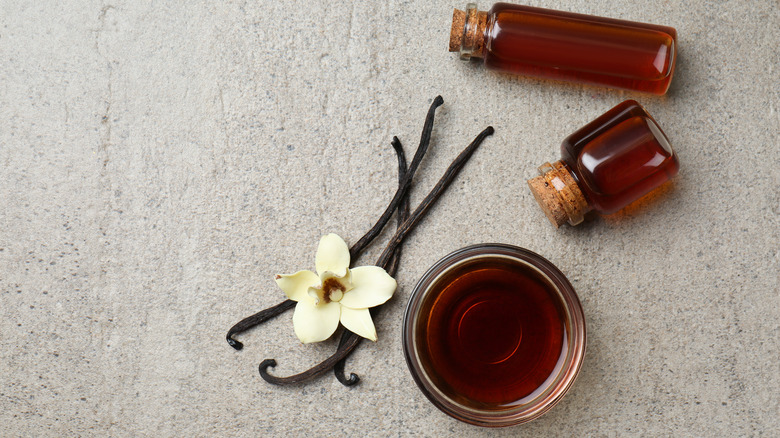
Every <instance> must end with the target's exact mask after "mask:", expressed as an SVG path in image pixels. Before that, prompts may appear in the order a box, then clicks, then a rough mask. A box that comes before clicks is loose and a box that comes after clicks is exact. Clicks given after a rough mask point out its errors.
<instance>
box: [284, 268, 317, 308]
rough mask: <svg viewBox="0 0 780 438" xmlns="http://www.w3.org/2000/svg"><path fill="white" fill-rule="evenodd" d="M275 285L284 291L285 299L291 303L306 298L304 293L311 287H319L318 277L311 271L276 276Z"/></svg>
mask: <svg viewBox="0 0 780 438" xmlns="http://www.w3.org/2000/svg"><path fill="white" fill-rule="evenodd" d="M276 284H278V285H279V287H280V288H281V289H282V290H283V291H284V293H285V294H286V295H287V298H289V299H291V300H293V301H301V299H302V298H303V297H306V296H307V294H306V292H307V291H308V290H309V288H310V287H312V286H319V284H320V277H318V276H317V274H315V273H314V272H311V271H298V272H296V273H295V274H292V275H285V274H281V275H277V276H276Z"/></svg>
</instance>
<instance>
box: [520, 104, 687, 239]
mask: <svg viewBox="0 0 780 438" xmlns="http://www.w3.org/2000/svg"><path fill="white" fill-rule="evenodd" d="M679 168H680V165H679V162H678V160H677V155H676V154H675V153H674V151H673V150H672V147H671V145H670V143H669V140H668V139H667V138H666V135H665V134H664V132H663V131H662V130H661V128H660V127H659V126H658V123H656V121H655V120H654V119H653V118H652V117H651V116H650V115H649V114H648V113H647V111H645V109H644V108H643V107H642V106H641V105H639V104H638V103H637V102H635V101H633V100H627V101H625V102H623V103H621V104H619V105H617V106H616V107H614V108H612V109H611V110H609V111H607V112H606V113H605V114H603V115H602V116H600V117H599V118H597V119H596V120H594V121H592V122H590V123H588V124H587V125H585V126H584V127H582V128H580V129H579V130H577V131H576V132H574V133H573V134H571V135H570V136H568V137H567V138H566V139H565V140H563V143H562V144H561V160H559V161H556V162H554V163H552V164H550V163H545V164H543V165H542V166H540V167H539V172H540V176H537V177H535V178H532V179H530V180H528V186H529V187H530V189H531V192H532V193H533V195H534V197H535V198H536V201H537V202H538V203H539V206H540V207H541V208H542V210H543V211H544V213H545V214H546V215H547V218H548V219H549V220H550V222H551V223H552V224H553V225H554V226H555V227H556V228H557V227H560V226H561V225H563V224H565V223H568V224H569V225H577V224H579V223H581V222H582V221H583V219H584V216H585V213H587V212H589V211H591V210H593V211H596V212H597V213H600V214H611V213H614V212H616V211H618V210H620V209H622V208H623V207H625V206H627V205H628V204H630V203H632V202H634V201H635V200H637V199H639V198H641V197H642V196H644V195H646V194H647V193H649V192H650V191H652V190H653V189H655V188H656V187H658V186H660V185H662V184H663V183H665V182H666V181H668V180H670V179H671V178H672V177H674V175H676V174H677V171H678V170H679Z"/></svg>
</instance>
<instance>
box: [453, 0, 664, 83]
mask: <svg viewBox="0 0 780 438" xmlns="http://www.w3.org/2000/svg"><path fill="white" fill-rule="evenodd" d="M449 50H450V52H459V54H460V58H461V59H463V60H470V59H480V60H482V62H483V63H484V65H485V67H486V68H488V69H493V70H498V71H503V72H508V73H515V74H522V75H528V76H535V77H541V78H548V79H556V80H565V81H570V82H578V83H587V84H595V85H604V86H608V87H614V88H623V89H628V90H634V91H642V92H648V93H653V94H659V95H660V94H664V93H666V90H667V89H668V88H669V84H670V83H671V81H672V75H673V73H674V66H675V58H676V50H677V31H676V30H675V29H674V28H671V27H668V26H658V25H653V24H645V23H637V22H633V21H626V20H616V19H612V18H603V17H596V16H592V15H584V14H575V13H571V12H562V11H554V10H550V9H542V8H535V7H530V6H522V5H514V4H508V3H496V4H495V5H493V7H492V8H490V10H489V11H480V10H478V9H477V5H476V4H475V3H469V4H468V5H467V6H466V8H465V10H459V9H455V11H454V13H453V15H452V28H451V30H450V44H449Z"/></svg>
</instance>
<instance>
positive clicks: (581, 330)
mask: <svg viewBox="0 0 780 438" xmlns="http://www.w3.org/2000/svg"><path fill="white" fill-rule="evenodd" d="M493 261H500V263H503V264H506V263H510V264H517V267H518V268H522V269H523V270H526V271H527V272H532V274H533V276H534V278H535V279H536V280H535V281H542V282H544V283H545V284H546V285H545V289H546V290H547V291H548V292H547V293H548V296H549V299H551V300H557V304H556V306H557V308H558V309H560V313H559V314H560V315H562V318H561V319H562V321H561V323H562V326H563V332H564V343H563V347H562V350H561V354H560V357H559V358H558V362H557V364H556V366H555V368H554V369H553V370H552V372H551V373H550V375H549V377H547V378H546V380H545V381H544V383H542V384H541V385H540V386H539V387H537V388H536V389H535V390H534V391H533V392H532V393H531V394H530V395H528V396H526V397H523V398H522V399H520V400H517V402H515V403H509V404H505V405H501V406H493V405H486V404H485V403H482V402H480V401H476V402H471V400H464V399H463V398H462V397H460V396H453V395H452V390H451V388H450V389H447V388H444V387H443V385H445V383H441V382H442V378H441V376H440V375H439V373H438V370H436V369H434V368H433V365H431V361H430V360H428V359H426V357H427V356H428V353H426V352H425V351H423V350H422V349H423V348H424V347H422V345H423V344H425V342H427V341H424V340H422V339H421V338H423V337H425V336H426V334H427V330H428V328H427V327H428V326H427V325H425V324H424V323H421V320H425V319H426V318H427V316H425V315H424V312H426V311H427V310H423V309H430V308H431V306H432V304H431V303H433V302H435V301H436V300H437V299H438V298H439V297H440V294H441V293H442V290H443V288H445V287H446V285H447V283H448V282H449V281H450V280H451V279H452V276H453V275H455V274H454V273H455V272H468V270H469V269H471V267H472V266H473V267H475V268H474V269H479V268H477V267H479V266H485V264H486V263H487V264H490V263H492V262H493ZM529 268H530V270H529ZM458 275H461V274H458ZM553 291H554V292H553ZM403 347H404V354H405V356H406V362H407V364H408V365H409V370H410V371H411V373H412V376H413V377H414V380H415V382H416V383H417V385H418V386H419V387H420V389H421V390H422V392H423V393H424V394H425V396H426V397H428V399H429V400H430V401H431V402H433V404H434V405H436V407H438V408H439V409H441V410H442V411H443V412H444V413H446V414H448V415H450V416H452V417H454V418H456V419H458V420H461V421H464V422H467V423H470V424H474V425H478V426H488V427H498V426H513V425H517V424H521V423H525V422H528V421H531V420H533V419H535V418H538V417H539V416H541V415H542V414H544V413H545V412H547V411H548V410H549V409H550V408H552V407H553V406H554V405H555V404H556V403H557V402H558V401H560V400H561V398H562V397H563V395H564V394H565V393H566V391H568V389H569V388H570V387H571V386H572V383H573V382H574V380H575V378H576V377H577V374H578V372H579V370H580V367H581V366H582V361H583V358H584V354H585V317H584V315H583V311H582V305H581V304H580V301H579V298H578V297H577V294H576V292H575V291H574V288H573V287H572V286H571V284H570V283H569V281H568V280H567V279H566V277H565V276H564V275H563V274H562V273H561V271H559V270H558V268H556V267H555V266H554V265H553V264H552V263H550V262H549V261H547V260H546V259H545V258H543V257H541V256H540V255H538V254H535V253H533V252H531V251H528V250H526V249H523V248H519V247H515V246H511V245H503V244H482V245H475V246H470V247H467V248H462V249H459V250H457V251H455V252H453V253H451V254H449V255H447V256H446V257H444V258H443V259H441V260H439V261H438V262H437V263H436V264H434V265H433V266H432V267H431V268H430V269H429V270H428V272H426V273H425V275H423V277H422V278H421V279H420V281H419V282H418V283H417V286H415V288H414V290H413V292H412V295H411V298H410V299H409V304H408V306H407V308H406V312H405V314H404V322H403ZM510 374H511V373H510Z"/></svg>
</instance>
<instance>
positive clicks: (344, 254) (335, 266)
mask: <svg viewBox="0 0 780 438" xmlns="http://www.w3.org/2000/svg"><path fill="white" fill-rule="evenodd" d="M314 265H315V267H316V268H317V275H319V276H320V277H322V275H323V274H324V273H325V272H328V271H330V272H332V273H334V274H336V275H337V276H339V277H343V276H344V274H346V272H347V268H349V248H348V247H347V243H346V242H344V239H342V238H341V237H339V236H338V235H336V234H333V233H331V234H328V235H326V236H322V239H320V246H319V247H317V255H316V256H315V258H314Z"/></svg>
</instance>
